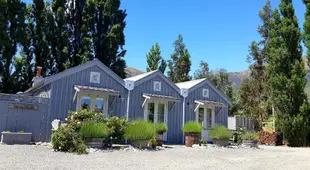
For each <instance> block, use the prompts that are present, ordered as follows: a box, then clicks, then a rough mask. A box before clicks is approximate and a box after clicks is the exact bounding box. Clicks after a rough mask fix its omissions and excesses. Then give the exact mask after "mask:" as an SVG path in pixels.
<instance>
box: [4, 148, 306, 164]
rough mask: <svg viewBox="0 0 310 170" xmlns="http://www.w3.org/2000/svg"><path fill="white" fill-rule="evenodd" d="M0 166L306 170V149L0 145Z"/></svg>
mask: <svg viewBox="0 0 310 170" xmlns="http://www.w3.org/2000/svg"><path fill="white" fill-rule="evenodd" d="M0 169H105V170H110V169H122V170H124V169H133V170H139V169H141V170H142V169H143V170H147V169H169V170H170V169H178V170H181V169H200V170H201V169H225V170H226V169H251V170H255V169H264V170H265V169H272V170H275V169H294V170H295V169H310V149H309V148H287V147H266V146H260V149H233V148H225V149H224V148H211V147H210V148H185V147H183V146H174V147H173V148H166V149H164V150H160V151H132V150H128V151H110V152H109V151H105V152H103V153H91V154H88V155H74V154H70V153H61V152H54V151H52V149H50V148H48V147H46V146H36V145H25V146H22V145H1V144H0Z"/></svg>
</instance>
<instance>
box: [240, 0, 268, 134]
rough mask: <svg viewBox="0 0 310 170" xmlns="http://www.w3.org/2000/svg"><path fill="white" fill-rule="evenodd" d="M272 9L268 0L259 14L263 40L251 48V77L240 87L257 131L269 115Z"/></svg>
mask: <svg viewBox="0 0 310 170" xmlns="http://www.w3.org/2000/svg"><path fill="white" fill-rule="evenodd" d="M271 14H272V8H271V5H270V1H269V0H267V2H266V4H265V5H264V7H263V9H262V10H260V12H259V17H260V19H261V21H262V25H260V26H259V27H258V32H259V34H260V35H261V38H262V40H260V41H258V42H256V41H253V42H252V43H251V45H250V46H249V55H248V58H247V61H248V63H249V64H250V67H249V68H250V71H251V74H250V77H249V78H247V79H246V80H244V81H243V83H242V84H241V87H240V103H241V105H242V109H243V111H244V113H245V114H246V115H247V116H248V117H251V118H253V119H254V125H255V129H256V130H261V128H262V122H263V121H265V120H266V118H267V116H268V114H267V106H268V105H267V97H266V96H267V95H266V93H267V71H266V66H265V65H266V58H267V55H268V54H267V51H266V50H267V49H266V44H267V42H268V39H269V37H270V29H271V24H270V23H271V20H272V16H271Z"/></svg>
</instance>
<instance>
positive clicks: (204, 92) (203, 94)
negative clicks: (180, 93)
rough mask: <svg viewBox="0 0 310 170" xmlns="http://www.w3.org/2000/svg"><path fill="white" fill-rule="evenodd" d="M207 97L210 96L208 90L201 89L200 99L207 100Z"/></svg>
mask: <svg viewBox="0 0 310 170" xmlns="http://www.w3.org/2000/svg"><path fill="white" fill-rule="evenodd" d="M206 92H207V93H206ZM205 94H206V95H205ZM209 96H210V90H209V89H202V97H204V98H209Z"/></svg>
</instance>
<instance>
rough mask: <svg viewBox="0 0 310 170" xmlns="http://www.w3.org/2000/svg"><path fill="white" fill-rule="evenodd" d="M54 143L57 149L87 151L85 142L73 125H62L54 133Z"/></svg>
mask: <svg viewBox="0 0 310 170" xmlns="http://www.w3.org/2000/svg"><path fill="white" fill-rule="evenodd" d="M51 142H52V145H53V148H54V149H55V150H57V151H64V152H76V153H78V154H82V153H83V154H84V153H87V150H86V149H87V148H86V147H83V145H85V144H84V142H83V140H82V138H81V136H80V135H79V133H77V132H76V130H75V127H73V126H71V125H69V124H68V125H64V126H60V127H59V128H58V129H57V130H56V131H55V132H54V133H53V135H52V141H51Z"/></svg>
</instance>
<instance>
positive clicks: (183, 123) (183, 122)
mask: <svg viewBox="0 0 310 170" xmlns="http://www.w3.org/2000/svg"><path fill="white" fill-rule="evenodd" d="M182 116H183V121H182V125H183V127H184V125H185V97H183V115H182ZM184 138H185V134H184V132H183V138H182V142H183V143H184Z"/></svg>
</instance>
